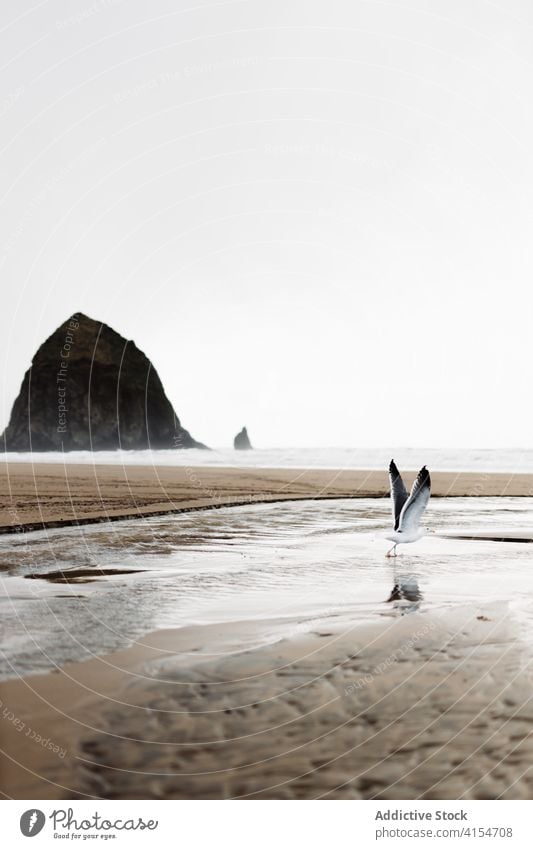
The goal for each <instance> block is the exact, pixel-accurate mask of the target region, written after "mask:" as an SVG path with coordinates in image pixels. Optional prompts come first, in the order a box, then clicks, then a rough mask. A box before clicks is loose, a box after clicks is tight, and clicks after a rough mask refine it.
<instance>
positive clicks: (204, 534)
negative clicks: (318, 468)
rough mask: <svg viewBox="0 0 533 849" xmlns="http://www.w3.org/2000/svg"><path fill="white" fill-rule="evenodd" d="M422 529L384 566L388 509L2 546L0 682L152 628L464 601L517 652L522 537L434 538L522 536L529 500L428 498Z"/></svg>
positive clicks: (324, 616)
mask: <svg viewBox="0 0 533 849" xmlns="http://www.w3.org/2000/svg"><path fill="white" fill-rule="evenodd" d="M427 524H428V525H429V526H430V527H431V528H432V529H434V530H435V532H436V533H434V534H433V533H432V534H429V535H428V536H427V537H425V538H424V539H422V540H420V541H419V542H418V543H416V544H415V545H411V546H406V547H405V548H404V549H403V550H402V549H401V548H400V549H399V551H400V555H399V556H398V557H397V558H396V559H395V560H392V559H390V560H388V559H386V558H385V556H384V555H385V552H386V550H387V548H388V547H389V546H390V543H388V542H387V541H386V540H385V539H384V538H383V532H384V531H385V530H386V529H387V528H388V526H389V501H388V499H368V500H367V499H354V500H338V501H305V502H285V503H283V504H266V505H255V506H250V507H234V508H221V509H217V510H209V511H199V512H193V513H187V514H184V515H181V516H179V515H178V516H166V517H157V518H152V519H145V520H132V521H126V522H117V523H113V524H112V525H105V526H87V527H82V528H69V529H58V530H52V531H48V532H35V533H31V534H26V535H24V536H21V535H18V536H15V535H11V536H4V537H2V538H1V539H0V576H1V577H0V582H1V586H0V589H1V597H0V614H1V615H0V622H1V625H0V642H1V646H2V653H1V655H0V677H1V678H9V677H13V676H18V675H25V674H29V673H35V672H42V671H45V670H48V669H52V668H54V667H55V666H59V665H61V664H63V663H65V662H66V661H69V660H79V659H85V658H88V657H90V656H92V655H94V654H102V653H105V652H109V651H112V650H114V649H117V648H121V647H125V646H126V645H128V644H129V643H130V642H131V641H132V640H133V639H134V638H138V637H139V636H141V635H142V634H146V633H148V632H150V631H153V630H155V629H158V628H179V627H184V626H195V625H216V626H219V625H220V627H221V629H222V627H223V626H224V625H226V626H227V624H228V623H232V622H239V621H244V620H253V621H254V622H255V624H256V625H257V627H256V629H255V630H254V634H255V640H256V642H255V643H254V644H253V645H260V644H264V643H268V642H273V641H275V640H279V639H282V638H284V637H290V636H291V635H294V634H296V633H300V632H304V631H313V630H314V631H316V630H317V629H321V630H327V628H328V625H329V626H334V625H335V623H336V622H338V621H339V619H340V618H343V619H344V620H346V619H349V620H350V621H351V622H353V624H354V625H357V624H359V623H364V622H369V621H372V620H373V621H376V619H378V617H383V616H385V617H387V616H389V617H390V616H399V615H405V614H412V615H416V614H417V612H418V611H423V610H429V609H439V610H440V611H442V613H443V614H445V613H446V610H447V609H450V610H451V609H452V608H453V607H454V606H455V607H457V606H459V605H464V604H465V603H467V604H470V605H474V608H475V609H479V615H480V616H482V615H484V614H483V611H484V610H485V608H486V605H487V604H492V603H498V604H505V605H508V607H509V615H510V617H512V618H513V620H514V621H515V622H516V623H517V624H518V626H519V627H520V629H521V631H522V633H523V636H524V639H525V640H526V641H527V642H528V643H530V642H531V640H533V543H524V542H502V541H497V540H494V541H493V540H487V539H453V538H451V537H446V536H440V535H439V534H445V533H453V532H455V531H457V532H459V533H461V534H464V532H465V531H466V532H470V531H472V530H473V529H477V530H484V531H487V530H489V531H493V532H494V535H495V536H497V537H502V536H505V533H506V532H511V531H513V530H514V531H517V530H520V531H522V530H524V529H526V530H527V532H528V533H529V534H530V533H531V531H532V530H533V499H525V498H495V499H481V498H479V499H474V498H464V499H462V498H461V499H459V498H455V499H435V500H434V501H432V502H431V504H430V508H429V509H428V513H427ZM522 536H524V534H522ZM525 536H527V534H525ZM69 570H73V571H72V572H69ZM102 570H105V572H104V571H102ZM58 571H59V572H60V574H59V575H57V574H56V575H55V576H54V575H53V573H54V572H55V573H57V572H58ZM61 572H64V573H65V575H66V576H67V577H68V580H66V581H65V580H64V577H63V575H62V574H61ZM30 575H31V576H33V579H29V578H28V576H30ZM226 631H227V627H226ZM198 634H199V637H198V646H197V647H195V650H197V651H198V652H200V653H201V652H208V651H209V652H211V653H212V652H213V651H216V648H217V640H218V639H219V638H220V637H219V635H217V630H216V628H214V629H213V628H211V629H200V628H199V629H198ZM206 635H207V636H206ZM206 641H207V643H209V641H211V643H210V644H206ZM189 642H190V632H189ZM253 645H252V644H251V643H249V642H247V644H246V645H245V646H243V647H242V648H243V649H245V650H247V649H249V648H252V647H253ZM179 650H180V647H179V645H176V651H177V652H179ZM189 650H190V649H189ZM197 656H198V655H197Z"/></svg>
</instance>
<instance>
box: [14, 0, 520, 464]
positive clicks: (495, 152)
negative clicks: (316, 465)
mask: <svg viewBox="0 0 533 849" xmlns="http://www.w3.org/2000/svg"><path fill="white" fill-rule="evenodd" d="M0 30H1V31H0V57H1V58H0V65H1V66H2V71H1V74H0V85H1V92H0V121H1V126H2V133H1V136H0V181H1V191H0V273H1V280H2V302H1V304H2V308H1V310H0V322H1V325H0V329H1V334H0V342H1V356H2V393H1V400H2V411H1V413H2V415H1V418H2V425H3V424H4V423H5V421H6V420H7V417H8V414H9V410H10V407H11V404H12V402H13V400H14V398H15V396H16V394H17V392H18V389H19V386H20V382H21V380H22V377H23V373H24V371H25V370H26V369H27V367H28V366H29V363H30V361H31V357H32V355H33V353H34V352H35V350H36V348H37V347H38V345H39V344H40V343H41V342H42V341H43V340H44V338H45V337H46V336H48V335H49V334H50V333H51V332H52V331H53V330H54V328H55V327H56V326H57V325H58V324H60V323H61V322H62V321H63V320H65V318H67V317H68V316H69V315H70V314H71V313H72V312H75V311H83V312H85V313H87V314H88V315H90V316H92V317H93V318H96V319H99V320H102V321H105V322H106V323H108V324H110V325H111V326H112V327H114V328H115V329H116V330H117V331H119V332H120V333H122V334H123V335H124V336H126V337H128V338H132V339H133V340H134V341H135V342H136V344H137V345H138V346H139V347H140V348H142V349H143V350H144V351H145V352H146V354H147V355H148V356H149V357H150V358H151V359H152V361H153V363H154V365H155V366H156V368H157V369H158V371H159V374H160V376H161V378H162V380H163V383H164V386H165V389H166V391H167V394H168V396H169V398H170V399H171V400H172V402H173V403H174V405H175V408H176V410H177V412H178V415H179V416H180V418H181V420H182V422H183V423H184V425H185V426H186V427H188V428H189V429H190V430H191V432H192V433H193V435H194V436H195V437H196V438H198V439H202V440H204V441H206V442H207V443H208V444H210V445H213V446H218V445H220V446H222V445H227V444H229V443H230V441H231V439H232V438H233V435H234V434H235V433H236V431H237V430H238V429H239V428H240V427H241V426H242V425H243V424H247V425H248V429H249V431H250V433H251V436H252V439H253V441H254V443H256V444H257V445H258V446H275V445H280V446H286V445H321V446H325V445H346V446H356V445H364V446H366V445H380V444H387V445H390V444H396V445H402V444H410V445H419V446H440V445H443V446H454V445H456V446H480V447H481V446H482V447H490V446H513V445H514V446H524V447H525V446H531V444H532V441H533V440H532V428H533V416H532V413H533V401H532V393H533V386H532V365H533V346H532V343H531V338H532V320H533V310H532V306H533V252H532V249H533V238H532V230H533V227H532V225H533V176H532V157H533V120H532V104H533V6H532V5H531V3H530V2H526V0H505V2H504V0H501V2H499V3H497V2H482V0H409V2H406V3H403V2H395V0H392V2H377V0H367V2H360V1H359V0H344V1H343V2H339V0H328V1H327V2H325V0H320V2H313V0H298V1H296V0H242V2H218V3H208V2H206V3H201V2H192V0H187V2H177V1H176V0H150V2H147V0H142V1H141V0H83V2H78V0H48V2H47V0H44V2H43V0H41V2H28V0H3V2H2V5H1V11H0Z"/></svg>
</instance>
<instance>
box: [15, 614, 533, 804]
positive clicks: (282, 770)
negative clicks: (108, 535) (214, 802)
mask: <svg viewBox="0 0 533 849" xmlns="http://www.w3.org/2000/svg"><path fill="white" fill-rule="evenodd" d="M207 627H208V628H209V631H210V634H209V639H206V633H205V627H189V628H184V629H179V630H176V629H169V630H160V631H156V632H153V633H151V634H148V635H145V636H144V637H143V638H142V639H140V640H138V641H137V642H135V643H134V644H133V645H132V646H131V647H129V648H127V649H124V650H121V651H118V652H114V653H113V654H111V655H107V656H102V657H95V658H93V659H91V660H88V661H84V662H78V663H71V664H66V665H65V666H64V667H63V668H62V669H60V670H57V672H56V673H55V674H53V673H49V674H46V675H38V676H32V677H29V678H23V679H18V680H17V679H14V680H10V681H7V682H4V683H2V684H1V685H0V698H1V701H2V712H3V718H2V720H1V722H0V731H1V745H2V750H3V753H4V759H3V766H2V769H1V770H0V791H1V792H2V793H3V794H4V795H5V796H7V797H9V798H17V799H30V798H39V799H52V798H54V799H64V798H73V799H77V798H80V799H81V798H110V799H117V798H123V799H125V798H127V799H137V798H176V799H187V798H189V799H206V798H211V799H224V798H240V799H246V798H278V799H288V798H297V799H310V798H337V799H339V798H343V799H363V798H377V799H417V798H425V799H439V798H442V799H457V798H474V799H475V798H500V797H501V798H531V780H530V778H529V775H528V773H529V763H530V757H531V751H532V747H533V741H532V739H531V735H530V733H529V726H530V717H531V710H532V707H533V688H532V681H531V675H530V674H529V669H528V663H527V659H526V660H524V646H522V645H521V644H520V640H519V639H518V638H517V635H516V634H515V633H513V627H512V623H510V622H509V620H508V616H507V613H506V611H505V610H504V606H500V607H499V606H498V605H488V606H486V607H484V608H482V609H477V608H472V607H471V606H469V605H465V606H464V607H463V608H461V609H460V610H458V611H455V613H454V614H453V616H449V615H446V616H445V617H441V616H439V615H437V614H435V613H423V614H420V615H418V616H401V617H392V616H391V617H389V618H386V619H384V620H383V621H381V622H376V623H370V624H368V623H367V624H355V623H354V622H353V621H350V619H349V617H345V618H344V619H343V620H342V621H341V622H338V623H336V624H335V625H333V626H332V627H328V628H327V629H325V628H318V629H317V628H316V627H315V628H311V629H310V630H309V631H307V632H300V633H295V635H294V636H293V637H292V638H290V639H281V640H279V641H274V642H272V643H271V644H269V645H264V646H258V647H255V648H248V647H247V646H248V645H249V644H250V643H251V642H253V634H254V624H253V622H235V623H231V624H226V625H224V626H207ZM213 638H215V639H216V641H217V651H216V652H215V651H212V652H208V653H203V652H202V644H203V643H204V642H206V641H207V642H212V640H213ZM6 711H7V712H8V713H7V714H6ZM36 736H37V739H36ZM39 738H40V739H39ZM517 776H519V777H520V781H519V782H517V781H516V778H517ZM509 787H511V789H509Z"/></svg>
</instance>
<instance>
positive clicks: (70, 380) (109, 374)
mask: <svg viewBox="0 0 533 849" xmlns="http://www.w3.org/2000/svg"><path fill="white" fill-rule="evenodd" d="M3 439H4V444H5V448H6V450H7V451H74V450H87V451H99V450H100V451H102V450H113V449H117V448H124V449H133V448H205V446H204V445H202V444H201V443H199V442H196V441H195V440H194V439H193V438H192V436H191V435H190V433H189V432H188V431H186V430H185V429H184V428H183V427H182V426H181V424H180V420H179V419H178V417H177V415H176V413H175V412H174V409H173V407H172V404H171V403H170V401H169V400H168V398H167V396H166V395H165V391H164V389H163V386H162V384H161V381H160V379H159V376H158V374H157V372H156V370H155V368H154V367H153V366H152V364H151V362H150V360H149V359H148V358H147V357H146V356H145V354H143V352H142V351H139V349H138V348H137V346H136V345H135V344H134V342H132V341H131V340H127V339H124V337H123V336H120V335H119V334H118V333H116V332H115V331H114V330H112V329H111V327H108V326H107V325H106V324H101V322H99V321H94V320H93V319H92V318H88V317H87V316H86V315H83V314H82V313H76V314H75V315H73V316H72V317H71V318H70V319H67V321H65V323H64V324H62V325H61V326H60V327H58V328H57V330H56V331H55V332H54V333H52V335H51V336H50V337H49V338H48V339H47V340H46V342H43V344H42V345H41V347H40V348H39V350H38V351H37V353H36V354H35V356H34V358H33V360H32V364H31V367H30V368H29V369H28V371H27V372H26V374H25V375H24V380H23V381H22V386H21V389H20V392H19V394H18V397H17V399H16V401H15V403H14V404H13V409H12V411H11V418H10V420H9V424H8V426H7V428H6V429H5V431H4V434H3Z"/></svg>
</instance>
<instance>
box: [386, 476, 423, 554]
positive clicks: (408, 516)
mask: <svg viewBox="0 0 533 849" xmlns="http://www.w3.org/2000/svg"><path fill="white" fill-rule="evenodd" d="M389 478H390V489H391V500H392V517H393V521H394V527H393V529H392V530H391V531H390V532H389V533H388V534H386V535H385V539H388V540H390V541H391V542H393V543H394V545H393V547H392V548H391V549H390V551H388V552H387V557H395V556H396V546H397V545H405V544H407V543H410V542H416V541H417V540H418V539H420V538H421V537H423V536H424V533H425V532H424V531H423V530H421V529H420V527H419V525H420V519H421V518H422V514H423V512H424V510H425V509H426V507H427V505H428V501H429V496H430V494H431V478H430V476H429V472H428V470H427V469H426V467H425V466H423V467H422V468H421V469H420V471H419V473H418V475H417V478H416V480H415V482H414V484H413V488H412V489H411V492H410V493H408V492H407V490H406V488H405V484H404V482H403V480H402V476H401V474H400V472H399V471H398V468H397V466H396V463H395V462H394V460H391V462H390V465H389Z"/></svg>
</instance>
